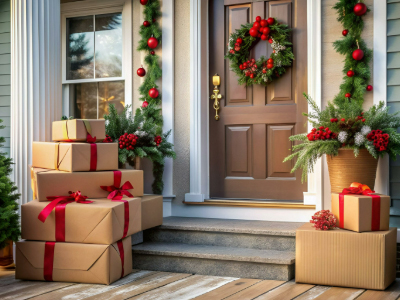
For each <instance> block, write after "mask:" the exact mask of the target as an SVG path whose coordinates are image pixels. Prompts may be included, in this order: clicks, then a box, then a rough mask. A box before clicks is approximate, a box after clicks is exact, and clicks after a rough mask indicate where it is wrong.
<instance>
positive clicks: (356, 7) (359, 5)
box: [353, 3, 367, 17]
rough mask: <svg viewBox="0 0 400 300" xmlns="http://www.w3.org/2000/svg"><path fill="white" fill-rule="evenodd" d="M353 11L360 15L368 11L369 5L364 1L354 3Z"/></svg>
mask: <svg viewBox="0 0 400 300" xmlns="http://www.w3.org/2000/svg"><path fill="white" fill-rule="evenodd" d="M353 11H354V14H355V15H356V16H359V17H360V16H362V15H364V14H365V13H366V12H367V6H366V5H365V4H364V3H357V4H356V5H354V8H353Z"/></svg>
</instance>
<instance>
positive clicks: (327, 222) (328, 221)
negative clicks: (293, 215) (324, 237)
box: [310, 210, 337, 230]
mask: <svg viewBox="0 0 400 300" xmlns="http://www.w3.org/2000/svg"><path fill="white" fill-rule="evenodd" d="M311 218H312V220H310V223H312V224H314V227H315V228H316V229H320V230H329V229H331V228H335V227H336V222H337V221H336V217H335V216H334V215H333V214H332V213H331V212H330V211H329V210H321V211H317V212H316V213H315V214H314V215H313V216H312V217H311Z"/></svg>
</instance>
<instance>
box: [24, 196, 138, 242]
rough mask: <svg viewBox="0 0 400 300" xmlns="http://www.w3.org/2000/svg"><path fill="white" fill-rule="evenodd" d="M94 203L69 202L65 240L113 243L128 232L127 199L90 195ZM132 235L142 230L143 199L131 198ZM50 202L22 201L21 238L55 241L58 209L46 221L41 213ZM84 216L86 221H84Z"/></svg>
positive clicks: (130, 222) (128, 233) (130, 230)
mask: <svg viewBox="0 0 400 300" xmlns="http://www.w3.org/2000/svg"><path fill="white" fill-rule="evenodd" d="M87 200H91V201H93V203H90V204H82V203H76V202H73V203H69V204H67V205H66V207H65V242H70V243H85V244H106V245H110V244H112V243H114V242H116V241H118V240H120V239H121V238H122V236H123V234H124V222H125V216H124V213H125V208H124V203H123V202H120V201H112V200H109V199H101V200H97V199H87ZM127 201H128V203H129V227H128V232H127V235H128V236H130V235H132V234H134V233H136V232H139V231H141V230H142V224H141V223H142V218H141V199H140V198H129V199H127ZM48 203H49V202H39V201H37V200H33V201H31V202H29V203H26V204H23V205H21V238H22V239H25V240H35V241H55V240H56V238H55V231H56V219H55V218H56V217H55V209H53V211H52V212H51V214H50V215H49V216H48V217H47V219H46V220H45V222H44V223H42V222H41V221H40V220H39V219H38V215H39V213H40V212H41V211H42V210H43V208H45V207H46V205H47V204H48ZM82 220H84V222H82Z"/></svg>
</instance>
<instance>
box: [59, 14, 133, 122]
mask: <svg viewBox="0 0 400 300" xmlns="http://www.w3.org/2000/svg"><path fill="white" fill-rule="evenodd" d="M125 19H128V20H125ZM62 22H63V24H62V25H63V34H62V44H63V54H62V55H63V57H62V58H63V68H62V72H63V74H62V78H63V114H64V115H67V116H73V117H75V118H80V119H101V118H103V116H104V115H105V114H107V113H108V110H109V105H110V104H114V105H115V107H116V108H117V110H118V111H119V112H121V111H122V110H123V109H124V106H125V103H126V99H129V98H130V90H131V80H130V78H131V76H130V72H131V66H130V62H131V58H130V56H131V55H132V53H131V51H130V45H129V44H130V37H129V34H130V30H126V29H127V28H130V27H131V24H130V18H129V16H128V17H127V16H126V13H125V14H124V11H123V7H121V8H114V9H112V8H111V9H108V11H105V10H104V9H100V10H97V11H96V9H94V10H91V11H87V13H85V12H82V11H79V10H78V9H77V12H76V13H69V14H68V15H63V17H62ZM127 36H128V38H124V37H127ZM127 50H128V51H127Z"/></svg>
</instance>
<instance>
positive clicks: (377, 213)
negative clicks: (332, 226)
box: [339, 187, 381, 231]
mask: <svg viewBox="0 0 400 300" xmlns="http://www.w3.org/2000/svg"><path fill="white" fill-rule="evenodd" d="M372 193H375V191H372V190H370V189H366V190H362V189H361V187H350V188H346V189H343V191H342V192H341V193H340V194H339V228H343V227H344V196H345V195H365V196H370V197H372V216H371V231H378V230H379V229H380V224H381V196H379V195H372Z"/></svg>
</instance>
